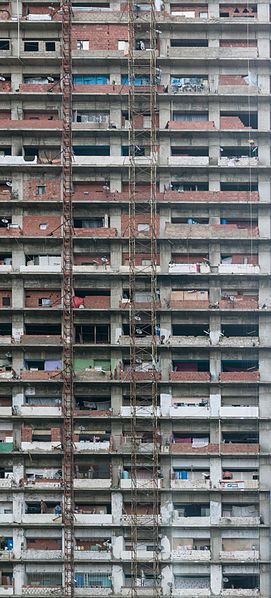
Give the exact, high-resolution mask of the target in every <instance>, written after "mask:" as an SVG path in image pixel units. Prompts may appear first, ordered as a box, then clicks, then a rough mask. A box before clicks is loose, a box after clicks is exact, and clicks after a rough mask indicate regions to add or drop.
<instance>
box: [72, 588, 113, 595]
mask: <svg viewBox="0 0 271 598" xmlns="http://www.w3.org/2000/svg"><path fill="white" fill-rule="evenodd" d="M97 594H98V596H109V595H110V594H112V588H102V587H99V588H96V587H94V588H75V590H74V595H75V596H86V597H87V596H97Z"/></svg>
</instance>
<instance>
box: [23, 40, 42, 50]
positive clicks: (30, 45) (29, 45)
mask: <svg viewBox="0 0 271 598" xmlns="http://www.w3.org/2000/svg"><path fill="white" fill-rule="evenodd" d="M24 51H25V52H38V51H39V42H24Z"/></svg>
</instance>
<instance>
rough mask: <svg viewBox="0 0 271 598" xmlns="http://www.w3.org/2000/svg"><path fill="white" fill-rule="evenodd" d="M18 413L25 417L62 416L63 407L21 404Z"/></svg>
mask: <svg viewBox="0 0 271 598" xmlns="http://www.w3.org/2000/svg"><path fill="white" fill-rule="evenodd" d="M17 411H18V413H20V414H21V415H22V416H25V417H31V416H32V417H38V418H39V417H61V415H62V408H61V407H56V406H54V405H51V406H50V407H49V406H48V407H47V406H46V405H21V406H20V407H18V408H17Z"/></svg>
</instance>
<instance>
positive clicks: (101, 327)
mask: <svg viewBox="0 0 271 598" xmlns="http://www.w3.org/2000/svg"><path fill="white" fill-rule="evenodd" d="M109 336H110V326H109V325H108V324H96V325H95V324H89V325H88V326H79V325H76V326H75V342H76V343H80V344H82V343H93V344H105V343H109Z"/></svg>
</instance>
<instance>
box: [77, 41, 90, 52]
mask: <svg viewBox="0 0 271 598" xmlns="http://www.w3.org/2000/svg"><path fill="white" fill-rule="evenodd" d="M76 46H77V50H89V40H88V39H78V40H77V42H76Z"/></svg>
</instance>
